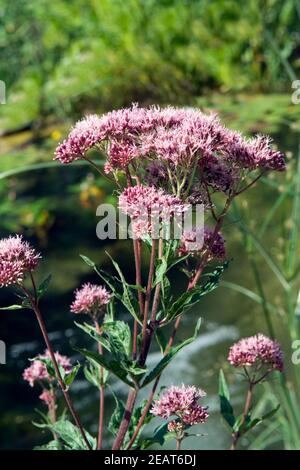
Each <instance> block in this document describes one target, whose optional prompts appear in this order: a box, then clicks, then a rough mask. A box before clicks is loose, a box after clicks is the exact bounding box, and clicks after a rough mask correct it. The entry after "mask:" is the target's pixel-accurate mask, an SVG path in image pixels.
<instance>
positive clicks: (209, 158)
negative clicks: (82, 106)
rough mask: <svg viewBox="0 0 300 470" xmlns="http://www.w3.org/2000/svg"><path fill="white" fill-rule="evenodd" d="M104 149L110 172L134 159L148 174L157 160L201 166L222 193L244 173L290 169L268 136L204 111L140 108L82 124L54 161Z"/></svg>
mask: <svg viewBox="0 0 300 470" xmlns="http://www.w3.org/2000/svg"><path fill="white" fill-rule="evenodd" d="M102 144H103V149H104V150H105V151H106V153H107V156H108V160H107V162H106V165H105V171H106V172H110V171H113V170H116V169H118V170H124V169H125V168H127V166H128V165H129V164H130V163H131V162H132V161H133V160H135V159H139V164H140V165H141V166H142V167H144V168H145V169H147V166H148V165H149V164H151V162H153V160H157V161H158V162H161V161H163V162H165V163H167V164H168V165H169V166H170V167H172V166H173V167H175V168H177V167H179V166H180V167H182V168H184V169H185V170H187V169H190V168H191V166H194V164H199V166H200V168H201V174H202V175H203V176H202V179H203V177H204V179H205V183H206V184H207V185H209V186H212V187H213V188H214V189H216V190H221V191H227V190H228V189H229V187H230V185H231V184H232V183H233V182H234V180H235V178H236V176H237V175H238V174H239V171H240V169H244V168H245V169H250V170H251V169H256V168H261V169H266V170H283V169H284V168H285V161H284V155H283V154H282V153H280V152H278V151H276V150H274V149H273V148H272V147H271V141H270V139H269V138H268V137H265V136H257V137H255V138H252V139H246V138H245V137H243V136H242V135H241V134H240V133H239V132H235V131H231V130H229V129H227V128H225V127H224V126H222V125H221V123H220V121H219V119H218V117H217V116H216V115H214V114H210V115H206V114H204V113H203V112H201V111H200V110H199V109H192V108H175V107H171V106H169V107H166V108H159V107H158V106H150V107H148V108H142V107H139V106H138V105H136V104H134V105H132V106H131V107H130V108H124V109H120V110H116V111H112V112H109V113H107V114H104V115H102V116H99V117H98V116H95V115H91V116H87V117H86V118H85V119H83V120H82V121H79V122H78V123H77V124H76V125H75V126H74V128H73V129H72V130H71V132H70V134H69V136H68V138H67V139H66V140H64V142H62V143H61V144H60V145H59V147H58V148H57V150H56V152H55V159H58V160H60V161H61V162H62V163H70V162H72V161H73V160H76V159H78V158H84V157H85V154H86V152H87V151H88V150H90V149H91V148H93V147H94V146H95V145H97V146H99V145H102Z"/></svg>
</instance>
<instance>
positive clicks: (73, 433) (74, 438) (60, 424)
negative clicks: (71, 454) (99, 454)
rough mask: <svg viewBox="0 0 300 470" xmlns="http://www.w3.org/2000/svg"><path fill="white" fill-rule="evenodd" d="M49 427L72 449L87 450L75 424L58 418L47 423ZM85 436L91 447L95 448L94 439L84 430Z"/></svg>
mask: <svg viewBox="0 0 300 470" xmlns="http://www.w3.org/2000/svg"><path fill="white" fill-rule="evenodd" d="M49 428H50V429H51V430H52V431H53V432H54V433H56V434H57V435H58V436H59V437H60V439H61V440H62V441H64V443H65V444H66V445H67V446H68V448H69V449H72V450H88V449H87V446H86V444H85V442H84V440H83V438H82V436H81V433H80V431H79V429H78V427H77V426H74V424H72V423H71V422H70V421H67V420H60V421H57V422H56V423H54V424H52V425H49ZM85 434H86V437H87V439H88V441H89V443H90V445H91V447H92V448H93V449H96V439H95V438H94V437H92V436H91V435H90V434H89V433H88V432H86V431H85Z"/></svg>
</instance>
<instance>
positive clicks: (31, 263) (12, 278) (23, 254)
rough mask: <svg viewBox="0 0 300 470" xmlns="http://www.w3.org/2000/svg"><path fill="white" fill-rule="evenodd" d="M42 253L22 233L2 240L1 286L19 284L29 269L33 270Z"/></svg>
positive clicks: (0, 252)
mask: <svg viewBox="0 0 300 470" xmlns="http://www.w3.org/2000/svg"><path fill="white" fill-rule="evenodd" d="M39 259H40V254H39V253H37V252H36V251H35V250H34V249H33V248H32V247H31V246H30V245H29V243H28V242H26V241H24V240H23V237H22V236H20V235H15V236H10V237H8V238H3V239H2V240H0V287H3V286H9V285H12V284H19V283H21V282H22V280H23V278H24V276H25V274H26V272H27V271H33V270H34V269H35V268H36V267H37V265H38V262H39Z"/></svg>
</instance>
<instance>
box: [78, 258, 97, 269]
mask: <svg viewBox="0 0 300 470" xmlns="http://www.w3.org/2000/svg"><path fill="white" fill-rule="evenodd" d="M79 256H80V258H82V259H83V261H84V262H85V263H86V264H87V265H88V266H90V268H93V269H95V268H96V264H95V263H94V261H92V260H91V259H90V258H89V257H88V256H84V255H79Z"/></svg>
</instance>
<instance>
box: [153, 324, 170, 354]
mask: <svg viewBox="0 0 300 470" xmlns="http://www.w3.org/2000/svg"><path fill="white" fill-rule="evenodd" d="M155 338H156V341H157V344H158V346H159V348H160V350H161V352H162V354H163V353H164V352H165V349H166V347H167V344H168V340H167V339H166V337H165V335H164V334H163V332H162V328H156V330H155Z"/></svg>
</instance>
